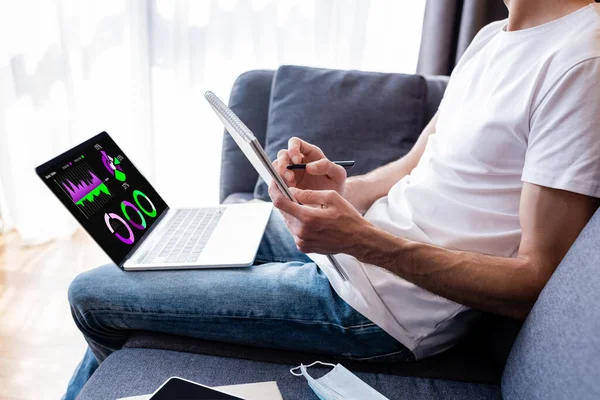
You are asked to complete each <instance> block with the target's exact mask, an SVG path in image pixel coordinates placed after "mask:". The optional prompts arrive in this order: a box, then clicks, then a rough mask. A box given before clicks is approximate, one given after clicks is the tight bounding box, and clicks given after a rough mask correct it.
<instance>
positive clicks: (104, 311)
mask: <svg viewBox="0 0 600 400" xmlns="http://www.w3.org/2000/svg"><path fill="white" fill-rule="evenodd" d="M92 313H108V314H137V315H156V316H166V317H197V318H230V319H248V320H255V321H262V320H267V321H289V322H299V323H304V324H308V325H316V324H320V325H330V326H334V327H337V328H341V329H343V330H355V329H356V330H358V329H359V328H368V327H372V326H377V325H376V324H375V323H372V322H371V323H367V324H361V325H351V326H342V325H338V324H334V323H332V322H328V321H312V320H307V319H286V318H269V317H260V318H256V317H244V316H238V315H219V314H216V315H206V314H203V315H199V314H193V313H168V312H165V313H163V312H160V313H157V312H144V311H141V312H140V311H125V310H123V311H117V310H102V309H96V310H86V311H85V312H84V313H83V318H84V319H85V317H86V316H87V315H89V314H92ZM129 329H131V328H129Z"/></svg>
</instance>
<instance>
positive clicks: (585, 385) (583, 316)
mask: <svg viewBox="0 0 600 400" xmlns="http://www.w3.org/2000/svg"><path fill="white" fill-rule="evenodd" d="M502 395H503V398H504V399H506V400H512V399H519V400H523V399H578V400H584V399H600V210H599V211H597V212H596V214H595V215H594V217H593V218H592V219H591V221H590V222H589V223H588V224H587V226H586V227H585V229H584V230H583V232H582V233H581V234H580V235H579V237H578V238H577V240H576V241H575V244H574V245H573V246H572V247H571V249H570V250H569V252H568V253H567V255H566V256H565V258H564V259H563V260H562V262H561V263H560V265H559V267H558V268H557V270H556V272H555V273H554V275H553V276H552V278H551V279H550V281H549V282H548V284H547V285H546V287H545V288H544V290H543V291H542V293H541V294H540V297H539V298H538V301H537V302H536V304H535V306H534V307H533V310H532V311H531V313H530V315H529V317H528V318H527V320H526V321H525V323H524V325H523V327H522V328H521V332H520V333H519V335H518V337H517V340H516V341H515V344H514V346H513V348H512V351H511V353H510V356H509V358H508V361H507V364H506V367H505V369H504V374H503V377H502Z"/></svg>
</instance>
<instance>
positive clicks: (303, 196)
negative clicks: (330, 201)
mask: <svg viewBox="0 0 600 400" xmlns="http://www.w3.org/2000/svg"><path fill="white" fill-rule="evenodd" d="M290 192H292V195H293V196H294V198H295V199H296V200H298V202H299V203H300V204H320V197H321V196H320V195H319V192H318V191H316V190H310V189H306V190H304V189H298V188H295V187H291V188H290Z"/></svg>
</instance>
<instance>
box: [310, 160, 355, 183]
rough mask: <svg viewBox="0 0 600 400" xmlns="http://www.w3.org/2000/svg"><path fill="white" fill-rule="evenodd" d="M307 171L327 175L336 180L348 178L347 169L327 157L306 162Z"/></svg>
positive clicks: (312, 173) (340, 180)
mask: <svg viewBox="0 0 600 400" xmlns="http://www.w3.org/2000/svg"><path fill="white" fill-rule="evenodd" d="M306 172H308V173H309V174H311V175H327V176H328V177H330V178H331V179H333V180H334V181H336V182H343V181H344V180H345V179H346V170H345V169H344V167H342V166H340V165H337V164H335V163H333V162H331V161H329V160H328V159H326V158H322V159H320V160H318V161H313V162H311V163H308V164H306Z"/></svg>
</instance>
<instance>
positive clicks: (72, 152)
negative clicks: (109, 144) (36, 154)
mask: <svg viewBox="0 0 600 400" xmlns="http://www.w3.org/2000/svg"><path fill="white" fill-rule="evenodd" d="M105 138H110V140H112V141H113V142H114V143H115V144H116V143H117V142H116V141H115V140H114V139H113V138H112V137H111V136H110V135H109V134H108V132H106V131H103V132H100V133H99V134H97V135H95V136H92V137H91V138H89V139H88V140H86V141H85V142H83V143H80V144H78V145H77V146H75V147H72V148H71V149H69V150H67V151H65V152H64V153H62V154H60V155H58V156H56V157H54V158H53V159H51V160H49V161H46V162H45V163H43V164H41V165H39V166H37V167H36V168H35V172H36V174H37V176H38V177H39V178H40V179H41V180H42V181H44V182H45V179H46V178H45V177H46V175H47V174H48V172H49V171H53V170H55V169H56V167H57V166H58V165H62V164H64V163H65V162H67V161H69V160H71V159H72V158H73V157H74V156H76V155H77V154H79V153H81V152H82V151H83V150H84V149H87V148H88V147H89V146H93V145H94V143H96V142H98V141H100V140H103V139H105ZM117 146H118V145H117ZM127 159H128V160H129V162H130V163H131V164H132V165H133V167H134V168H135V169H136V171H137V172H138V173H139V174H140V175H141V176H142V177H143V178H144V179H146V177H145V176H144V174H142V173H141V171H140V170H139V169H138V168H137V167H136V166H135V164H134V163H133V161H131V159H130V158H129V157H127ZM146 181H148V179H146ZM148 184H149V185H150V186H152V184H151V183H150V181H148ZM152 189H154V191H155V192H156V193H158V191H157V190H156V188H154V187H153V186H152ZM50 192H51V193H52V194H53V195H55V194H54V192H52V191H50ZM159 196H160V193H159ZM55 197H57V196H56V195H55ZM161 198H162V196H161ZM58 201H59V202H60V204H61V205H62V206H63V207H65V208H67V207H66V206H65V205H64V204H63V202H62V201H61V200H60V199H58ZM163 201H164V202H165V204H167V202H166V201H165V200H164V199H163ZM169 209H170V207H169V204H167V207H166V208H165V209H164V211H163V212H162V213H160V215H157V218H156V222H155V223H154V224H153V225H152V226H151V227H150V229H148V230H147V231H145V232H144V233H143V234H142V236H141V237H140V239H139V240H138V241H137V242H136V243H135V244H134V245H133V246H132V247H131V249H130V250H129V251H128V252H127V254H125V256H124V257H123V259H122V260H116V259H114V258H113V257H111V255H110V254H109V253H108V252H107V251H106V250H105V249H104V248H103V247H102V245H101V244H100V242H99V241H98V240H97V239H96V238H95V237H94V233H93V232H90V230H89V229H88V228H87V227H85V226H84V225H83V224H81V223H80V222H79V221H78V220H77V218H75V216H74V215H73V214H72V213H71V211H70V210H69V214H71V216H72V217H73V218H74V219H75V221H76V222H77V224H78V225H79V226H81V227H82V228H83V229H84V230H85V231H86V232H87V233H88V235H90V236H91V237H92V239H94V242H96V244H97V245H98V246H99V247H100V248H101V249H102V251H103V252H104V253H105V254H106V255H107V256H108V257H109V258H110V259H111V260H112V261H113V262H114V263H115V264H116V265H117V266H119V268H123V264H125V262H126V261H127V260H128V259H129V258H130V257H131V256H132V255H133V254H134V253H135V252H136V250H137V249H138V248H139V247H140V246H141V245H142V243H144V241H145V240H146V239H147V238H148V236H149V235H150V233H151V232H152V230H154V228H156V227H157V226H158V225H159V224H160V222H161V220H162V218H163V217H164V216H165V215H166V214H167V212H168V211H169Z"/></svg>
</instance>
